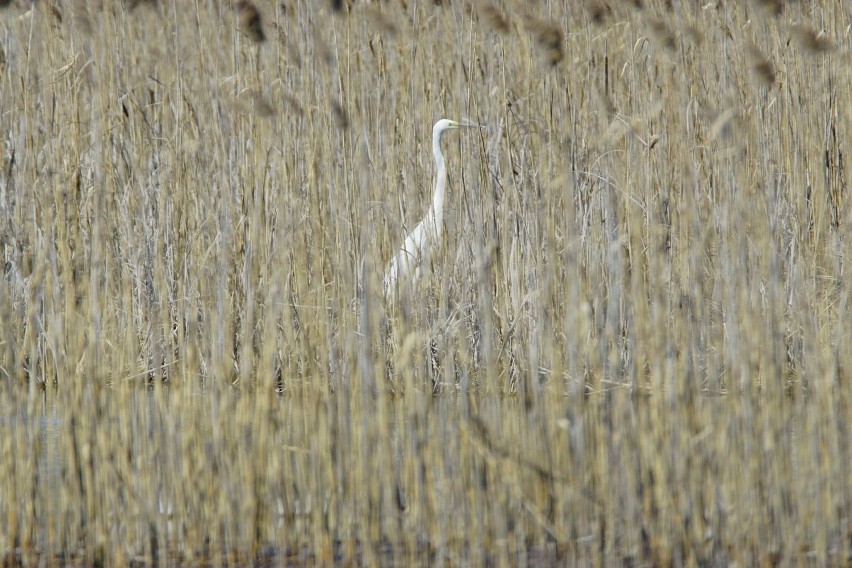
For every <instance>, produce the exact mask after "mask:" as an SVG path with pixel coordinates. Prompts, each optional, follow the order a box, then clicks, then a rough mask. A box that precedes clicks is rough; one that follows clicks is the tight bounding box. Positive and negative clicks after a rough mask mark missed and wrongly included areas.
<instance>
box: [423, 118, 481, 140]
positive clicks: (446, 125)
mask: <svg viewBox="0 0 852 568" xmlns="http://www.w3.org/2000/svg"><path fill="white" fill-rule="evenodd" d="M457 128H481V127H480V126H479V125H478V124H462V123H459V122H456V121H455V120H450V119H449V118H442V119H441V120H439V121H438V122H436V123H435V126H433V127H432V139H433V140H434V141H438V140H440V139H441V134H443V133H444V132H446V131H447V130H455V129H457Z"/></svg>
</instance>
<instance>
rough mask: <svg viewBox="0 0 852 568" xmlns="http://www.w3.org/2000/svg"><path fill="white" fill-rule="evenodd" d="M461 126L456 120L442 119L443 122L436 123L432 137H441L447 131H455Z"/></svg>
mask: <svg viewBox="0 0 852 568" xmlns="http://www.w3.org/2000/svg"><path fill="white" fill-rule="evenodd" d="M460 126H461V125H460V124H459V123H458V122H456V121H455V120H450V119H448V118H442V119H441V120H439V121H438V122H436V123H435V126H433V127H432V136H441V134H443V133H444V132H446V131H447V130H455V129H456V128H459V127H460Z"/></svg>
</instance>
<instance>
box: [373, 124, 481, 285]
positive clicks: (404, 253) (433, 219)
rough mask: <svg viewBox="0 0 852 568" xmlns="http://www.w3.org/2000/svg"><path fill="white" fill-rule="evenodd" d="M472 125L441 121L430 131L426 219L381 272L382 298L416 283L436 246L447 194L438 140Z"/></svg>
mask: <svg viewBox="0 0 852 568" xmlns="http://www.w3.org/2000/svg"><path fill="white" fill-rule="evenodd" d="M476 127H477V125H474V124H459V123H458V122H456V121H454V120H449V119H446V118H444V119H441V120H439V121H438V122H436V123H435V126H433V127H432V156H433V157H434V158H435V189H434V191H433V193H432V207H431V208H430V209H429V212H428V213H426V216H425V217H424V218H423V220H422V221H420V223H418V224H417V226H415V227H414V229H412V231H411V232H410V233H408V234H407V235H406V236H405V240H404V241H403V243H402V247H400V249H399V251H397V253H396V254H395V255H394V257H393V259H391V263H390V266H389V267H388V269H387V270H386V271H385V280H384V288H385V295H390V294H392V293H393V292H394V291H395V290H396V287H397V284H398V283H399V282H400V281H401V280H402V279H403V278H406V277H413V278H414V279H416V278H417V277H418V276H419V274H420V265H421V264H422V262H423V260H424V258H425V257H426V256H427V255H428V254H429V252H430V251H431V250H432V249H433V248H435V247H437V246H438V243H439V242H440V239H441V230H442V227H443V223H444V194H445V193H446V190H447V164H446V162H445V161H444V154H443V153H442V152H441V136H442V135H443V134H444V132H446V131H448V130H455V129H457V128H476Z"/></svg>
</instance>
